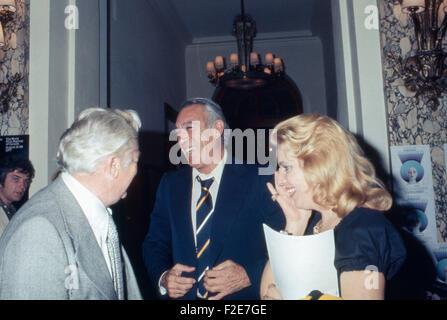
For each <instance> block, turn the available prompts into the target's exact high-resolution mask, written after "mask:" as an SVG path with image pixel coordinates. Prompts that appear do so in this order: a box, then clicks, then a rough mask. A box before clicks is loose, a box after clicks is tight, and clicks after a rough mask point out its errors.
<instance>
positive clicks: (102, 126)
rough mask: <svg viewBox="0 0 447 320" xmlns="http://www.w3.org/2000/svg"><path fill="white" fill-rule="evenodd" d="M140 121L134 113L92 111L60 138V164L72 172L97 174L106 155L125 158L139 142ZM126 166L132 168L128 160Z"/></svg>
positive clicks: (81, 115) (83, 113)
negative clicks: (135, 143)
mask: <svg viewBox="0 0 447 320" xmlns="http://www.w3.org/2000/svg"><path fill="white" fill-rule="evenodd" d="M140 128H141V120H140V117H139V116H138V114H137V113H136V112H135V111H134V110H119V109H114V110H111V109H103V108H89V109H86V110H84V111H83V112H81V113H80V114H79V117H78V118H77V119H76V121H75V122H74V123H73V124H72V125H71V127H70V128H69V129H67V130H66V131H65V132H64V134H63V135H62V136H61V138H60V141H59V150H58V152H57V163H58V165H59V168H60V169H61V170H62V171H67V172H69V173H75V172H86V173H94V172H95V171H96V169H97V166H98V164H99V163H100V162H101V161H102V160H103V159H104V158H105V157H107V156H109V155H113V154H117V155H120V156H126V157H127V158H130V156H128V155H127V153H128V152H129V151H130V150H131V147H132V144H131V142H132V141H138V130H139V129H140ZM125 162H127V163H125V167H128V166H129V165H130V162H131V161H129V159H125Z"/></svg>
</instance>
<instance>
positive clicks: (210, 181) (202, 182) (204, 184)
mask: <svg viewBox="0 0 447 320" xmlns="http://www.w3.org/2000/svg"><path fill="white" fill-rule="evenodd" d="M197 181H199V182H200V185H201V186H202V188H206V189H207V190H209V189H210V187H211V185H212V184H213V182H214V178H210V179H206V180H202V179H200V177H199V176H197Z"/></svg>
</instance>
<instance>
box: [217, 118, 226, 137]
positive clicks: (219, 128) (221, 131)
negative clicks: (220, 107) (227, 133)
mask: <svg viewBox="0 0 447 320" xmlns="http://www.w3.org/2000/svg"><path fill="white" fill-rule="evenodd" d="M214 128H215V129H216V130H217V131H219V134H220V136H222V135H223V134H224V129H225V124H224V122H223V121H222V120H216V121H215V122H214Z"/></svg>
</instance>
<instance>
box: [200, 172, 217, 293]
mask: <svg viewBox="0 0 447 320" xmlns="http://www.w3.org/2000/svg"><path fill="white" fill-rule="evenodd" d="M197 180H198V181H199V182H200V184H201V188H202V191H201V193H200V197H199V201H197V206H196V239H197V245H196V253H197V255H196V257H197V270H196V271H197V274H198V279H197V283H198V288H197V296H198V297H199V298H202V299H207V298H208V291H206V289H205V287H204V286H203V279H204V277H205V272H206V271H207V270H208V269H209V253H210V250H209V247H210V243H211V239H210V233H211V225H212V219H211V218H212V213H211V211H212V209H213V201H212V199H211V194H210V190H209V189H210V187H211V185H212V183H213V182H214V178H211V179H208V180H203V181H202V180H201V179H200V178H199V176H197Z"/></svg>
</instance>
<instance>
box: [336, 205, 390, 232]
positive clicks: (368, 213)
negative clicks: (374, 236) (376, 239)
mask: <svg viewBox="0 0 447 320" xmlns="http://www.w3.org/2000/svg"><path fill="white" fill-rule="evenodd" d="M359 228H360V229H367V230H371V231H373V230H383V228H386V229H392V230H393V229H394V227H393V225H392V224H391V222H390V221H389V220H388V219H387V218H386V216H385V213H384V212H382V211H377V210H374V209H368V208H355V209H354V210H353V211H352V212H351V213H349V214H348V215H347V216H346V217H344V218H343V219H342V220H341V222H340V223H339V225H338V226H337V227H336V231H344V230H352V229H359Z"/></svg>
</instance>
